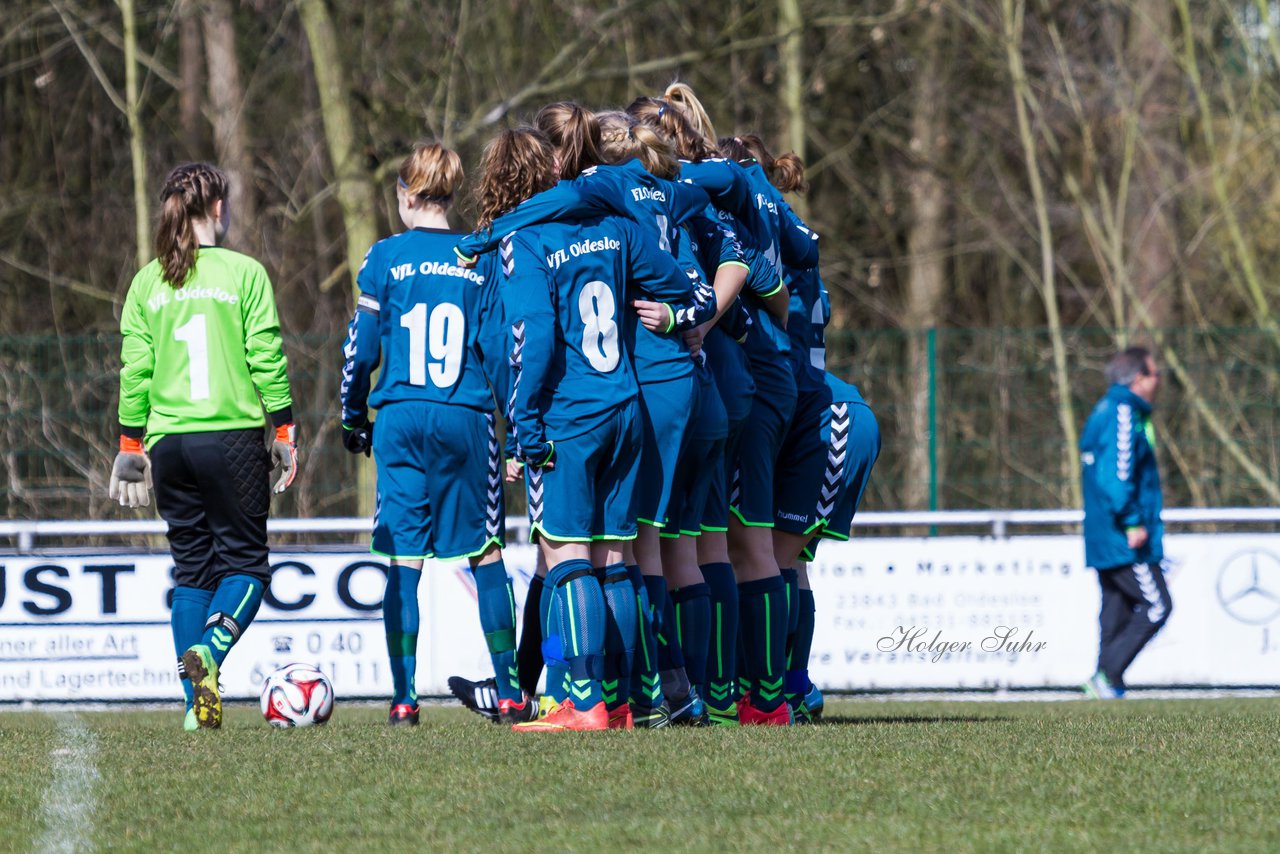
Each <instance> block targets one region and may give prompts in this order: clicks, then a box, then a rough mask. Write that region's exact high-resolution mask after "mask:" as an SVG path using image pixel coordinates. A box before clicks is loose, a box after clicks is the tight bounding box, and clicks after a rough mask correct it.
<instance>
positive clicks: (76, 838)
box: [32, 712, 99, 851]
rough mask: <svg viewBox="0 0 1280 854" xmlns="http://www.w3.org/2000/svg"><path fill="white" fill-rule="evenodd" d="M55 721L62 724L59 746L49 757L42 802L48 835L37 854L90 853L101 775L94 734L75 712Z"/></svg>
mask: <svg viewBox="0 0 1280 854" xmlns="http://www.w3.org/2000/svg"><path fill="white" fill-rule="evenodd" d="M51 717H52V718H53V719H54V720H55V721H57V723H58V736H59V738H58V746H57V747H55V748H54V749H53V751H52V752H51V753H50V754H49V758H50V760H51V762H50V766H51V767H50V769H49V772H50V774H49V776H50V779H49V785H48V786H47V787H46V788H45V790H44V796H43V797H42V798H41V800H40V814H41V816H42V817H43V819H44V833H43V834H41V835H40V838H39V839H37V840H35V842H34V843H33V846H32V847H33V849H34V850H35V851H88V850H90V849H92V848H93V811H94V785H95V784H96V783H97V782H98V779H99V774H98V768H97V765H95V764H94V758H95V755H96V754H97V751H98V745H97V741H96V740H95V739H94V737H93V733H92V732H90V731H89V728H88V727H87V726H85V725H84V721H82V720H80V717H79V716H78V715H76V714H75V713H73V712H58V713H55V714H53V715H51Z"/></svg>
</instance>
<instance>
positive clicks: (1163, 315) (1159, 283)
mask: <svg viewBox="0 0 1280 854" xmlns="http://www.w3.org/2000/svg"><path fill="white" fill-rule="evenodd" d="M1130 14H1131V23H1130V31H1129V44H1128V54H1129V63H1128V64H1129V67H1130V68H1131V69H1132V70H1133V71H1134V72H1135V73H1136V74H1138V75H1140V77H1139V78H1138V91H1137V93H1136V95H1137V99H1136V103H1135V104H1134V106H1135V108H1136V109H1137V111H1138V114H1137V120H1138V138H1139V139H1140V140H1141V141H1142V142H1141V146H1140V149H1139V152H1138V156H1137V163H1136V164H1135V175H1134V181H1133V184H1132V186H1131V187H1130V189H1129V204H1128V206H1127V207H1128V210H1127V211H1125V213H1124V215H1125V220H1126V222H1125V233H1126V238H1127V242H1128V244H1129V246H1130V251H1129V259H1130V268H1129V269H1130V278H1131V279H1132V281H1133V285H1134V288H1135V289H1136V291H1137V294H1138V299H1140V300H1142V301H1143V302H1144V303H1145V304H1146V306H1147V311H1148V313H1149V316H1150V317H1151V321H1152V322H1153V323H1154V324H1155V325H1156V326H1168V325H1170V324H1171V322H1172V320H1173V310H1174V295H1175V289H1174V277H1175V274H1176V270H1177V267H1178V246H1179V241H1178V238H1177V231H1176V223H1175V222H1174V218H1173V214H1172V213H1171V210H1170V207H1171V206H1170V205H1169V204H1167V203H1166V202H1164V201H1162V196H1163V195H1164V193H1165V190H1166V188H1167V187H1168V186H1169V184H1170V183H1171V182H1170V180H1169V179H1168V174H1167V170H1169V169H1172V168H1173V165H1174V164H1176V163H1177V162H1178V160H1179V159H1180V158H1179V156H1178V146H1179V140H1178V125H1177V121H1178V114H1179V111H1178V106H1179V104H1178V101H1179V99H1180V98H1181V97H1182V92H1181V90H1180V89H1179V86H1178V83H1179V80H1178V73H1177V66H1176V65H1175V63H1174V59H1173V57H1172V56H1171V54H1170V46H1171V45H1172V39H1173V14H1172V10H1171V8H1170V6H1169V4H1168V3H1167V2H1165V0H1141V2H1138V3H1135V4H1134V6H1133V9H1132V11H1131V13H1130Z"/></svg>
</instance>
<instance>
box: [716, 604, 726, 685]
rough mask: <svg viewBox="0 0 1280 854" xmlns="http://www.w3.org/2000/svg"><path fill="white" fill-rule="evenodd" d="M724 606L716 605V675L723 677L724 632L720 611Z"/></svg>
mask: <svg viewBox="0 0 1280 854" xmlns="http://www.w3.org/2000/svg"><path fill="white" fill-rule="evenodd" d="M723 607H724V606H723V605H721V604H720V603H719V602H717V603H716V673H717V674H719V675H720V676H724V637H723V634H724V630H723V629H722V628H721V626H720V609H721V608H723Z"/></svg>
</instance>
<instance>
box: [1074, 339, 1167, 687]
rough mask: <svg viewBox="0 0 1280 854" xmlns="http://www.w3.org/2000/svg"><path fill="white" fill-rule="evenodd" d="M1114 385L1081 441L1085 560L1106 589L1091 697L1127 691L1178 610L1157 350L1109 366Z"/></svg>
mask: <svg viewBox="0 0 1280 854" xmlns="http://www.w3.org/2000/svg"><path fill="white" fill-rule="evenodd" d="M1106 377H1107V381H1108V382H1109V383H1111V387H1110V388H1109V389H1107V393H1106V394H1105V395H1103V397H1102V399H1101V400H1100V401H1098V403H1097V405H1096V406H1094V408H1093V412H1092V413H1090V415H1089V420H1088V421H1087V422H1086V423H1085V426H1084V435H1083V436H1082V437H1081V438H1080V462H1081V464H1082V466H1081V468H1082V471H1083V475H1084V553H1085V563H1086V564H1087V565H1088V566H1089V567H1091V568H1092V569H1095V570H1097V572H1098V583H1099V585H1100V586H1101V587H1102V611H1101V614H1100V615H1099V622H1100V624H1101V629H1102V632H1101V640H1100V642H1099V646H1098V672H1097V673H1095V674H1094V675H1093V677H1092V678H1091V679H1090V680H1089V681H1088V682H1086V683H1085V685H1084V691H1085V693H1086V694H1087V695H1089V696H1090V697H1094V698H1100V699H1114V698H1117V697H1121V696H1123V695H1124V671H1125V670H1126V669H1127V668H1128V667H1129V665H1130V663H1132V662H1133V659H1134V658H1135V657H1137V655H1138V653H1139V652H1140V651H1141V650H1142V648H1143V647H1144V646H1146V644H1147V642H1148V641H1150V640H1151V638H1153V637H1154V636H1155V634H1156V632H1158V631H1160V628H1161V627H1162V626H1163V625H1164V624H1165V622H1166V621H1168V619H1169V613H1170V611H1171V610H1172V608H1173V605H1172V602H1171V601H1170V599H1169V588H1168V586H1167V585H1166V584H1165V580H1164V572H1163V571H1162V570H1161V567H1160V561H1161V559H1162V558H1163V557H1164V550H1163V544H1162V542H1161V541H1162V539H1163V534H1164V526H1163V525H1162V524H1161V522H1160V510H1161V506H1162V501H1161V497H1160V472H1159V471H1158V470H1157V468H1156V453H1155V450H1156V449H1155V431H1154V429H1153V427H1152V424H1151V403H1152V401H1153V400H1154V399H1155V396H1156V389H1157V387H1158V386H1159V383H1160V373H1159V371H1158V370H1157V369H1156V364H1155V359H1154V358H1153V357H1152V355H1151V353H1150V351H1148V350H1147V349H1145V348H1143V347H1130V348H1129V349H1127V350H1125V351H1123V352H1122V353H1120V354H1118V355H1116V356H1115V357H1114V358H1113V359H1112V360H1111V361H1110V363H1108V365H1107V369H1106Z"/></svg>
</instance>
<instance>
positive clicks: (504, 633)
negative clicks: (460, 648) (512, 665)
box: [484, 629, 516, 653]
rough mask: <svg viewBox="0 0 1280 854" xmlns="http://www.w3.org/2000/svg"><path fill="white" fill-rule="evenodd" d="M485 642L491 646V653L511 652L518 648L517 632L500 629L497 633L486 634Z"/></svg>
mask: <svg viewBox="0 0 1280 854" xmlns="http://www.w3.org/2000/svg"><path fill="white" fill-rule="evenodd" d="M484 642H485V643H487V644H488V645H489V652H492V653H500V652H511V650H513V649H515V648H516V630H515V629H499V630H498V631H496V632H485V635H484Z"/></svg>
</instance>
